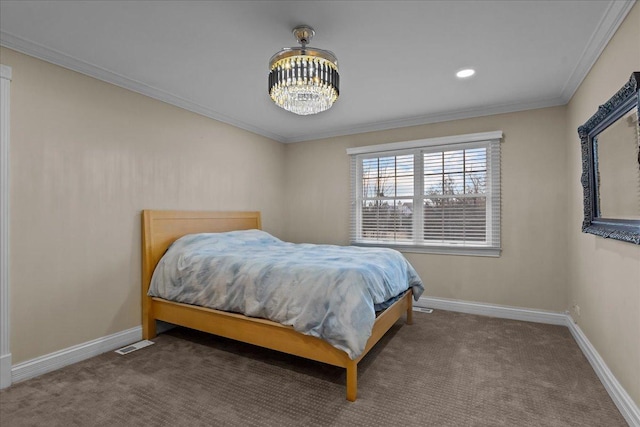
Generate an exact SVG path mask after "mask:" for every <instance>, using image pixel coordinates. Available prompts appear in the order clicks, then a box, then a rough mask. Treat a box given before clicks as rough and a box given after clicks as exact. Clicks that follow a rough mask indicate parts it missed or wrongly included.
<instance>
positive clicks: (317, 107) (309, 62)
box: [269, 25, 340, 115]
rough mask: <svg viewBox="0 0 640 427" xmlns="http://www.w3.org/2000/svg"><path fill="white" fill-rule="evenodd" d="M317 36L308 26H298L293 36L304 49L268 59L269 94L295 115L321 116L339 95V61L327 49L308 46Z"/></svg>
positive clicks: (286, 51)
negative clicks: (318, 114)
mask: <svg viewBox="0 0 640 427" xmlns="http://www.w3.org/2000/svg"><path fill="white" fill-rule="evenodd" d="M314 34H315V31H314V30H313V28H311V27H309V26H306V25H300V26H298V27H295V28H294V29H293V35H294V36H295V37H296V39H298V43H300V44H301V45H302V46H301V47H291V48H284V49H282V50H281V51H280V52H278V53H276V54H275V55H273V56H272V57H271V59H270V60H269V69H270V72H269V95H271V99H272V100H273V102H275V103H276V105H277V106H278V107H282V108H284V109H285V110H287V111H291V112H292V113H295V114H300V115H308V114H317V113H321V112H322V111H324V110H327V109H329V108H331V106H332V105H333V103H334V102H335V101H336V99H338V96H339V94H340V75H339V74H338V59H337V58H336V56H335V55H334V54H333V52H330V51H328V50H322V49H316V48H311V47H307V44H308V43H309V41H310V40H311V38H312V37H313V36H314Z"/></svg>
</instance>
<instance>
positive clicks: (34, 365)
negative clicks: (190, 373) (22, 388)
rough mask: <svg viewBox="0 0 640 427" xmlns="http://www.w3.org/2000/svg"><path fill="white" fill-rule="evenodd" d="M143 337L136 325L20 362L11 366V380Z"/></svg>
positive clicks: (139, 327)
mask: <svg viewBox="0 0 640 427" xmlns="http://www.w3.org/2000/svg"><path fill="white" fill-rule="evenodd" d="M141 339H142V327H141V326H136V327H134V328H131V329H127V330H126V331H121V332H116V333H115V334H112V335H107V336H106V337H102V338H98V339H95V340H92V341H87V342H85V343H83V344H79V345H75V346H73V347H69V348H65V349H63V350H60V351H56V352H54V353H50V354H46V355H44V356H40V357H36V358H35V359H31V360H27V361H26V362H22V363H18V364H16V365H14V366H13V367H12V368H11V381H12V382H14V383H17V382H19V381H24V380H26V379H29V378H33V377H37V376H38V375H42V374H46V373H47V372H51V371H55V370H56V369H60V368H63V367H65V366H67V365H71V364H72V363H76V362H80V361H82V360H85V359H88V358H90V357H94V356H97V355H99V354H102V353H106V352H107V351H111V350H115V349H117V348H119V347H123V346H125V345H128V344H131V343H133V342H136V341H140V340H141Z"/></svg>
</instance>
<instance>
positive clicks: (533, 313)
mask: <svg viewBox="0 0 640 427" xmlns="http://www.w3.org/2000/svg"><path fill="white" fill-rule="evenodd" d="M415 305H417V306H418V307H428V308H435V309H438V310H445V311H456V312H458V313H467V314H478V315H480V316H490V317H499V318H501V319H512V320H523V321H526V322H535V323H547V324H550V325H563V326H567V321H568V320H567V315H566V314H565V313H558V312H555V311H545V310H533V309H530V308H521V307H509V306H504V305H496V304H485V303H479V302H471V301H460V300H454V299H448V298H435V297H420V299H419V300H418V301H416V303H415Z"/></svg>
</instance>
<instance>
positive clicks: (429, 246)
mask: <svg viewBox="0 0 640 427" xmlns="http://www.w3.org/2000/svg"><path fill="white" fill-rule="evenodd" d="M501 141H502V131H495V132H484V133H476V134H466V135H456V136H449V137H442V138H429V139H421V140H414V141H404V142H396V143H390V144H379V145H371V146H364V147H354V148H349V149H347V154H348V155H349V156H350V157H351V159H350V164H351V198H350V201H351V223H350V241H351V244H352V245H356V246H369V247H390V248H393V249H397V250H400V251H402V252H418V253H434V254H453V255H476V256H493V257H498V256H500V254H501V250H502V247H501V238H500V219H501V218H500V205H501V189H500V172H501V170H500V169H501V165H500V163H501V160H500V145H501ZM474 148H486V149H487V152H486V153H487V156H486V174H487V176H486V186H487V191H486V193H483V197H486V200H487V202H486V213H485V217H486V228H485V230H486V231H485V233H486V234H485V236H486V238H485V241H484V242H483V243H477V244H475V243H472V242H459V243H457V242H451V241H450V242H446V241H444V242H432V243H429V242H428V241H425V240H424V236H423V233H424V211H423V203H424V201H425V200H426V199H427V198H429V197H427V195H426V194H424V154H425V153H433V152H445V151H453V150H467V149H474ZM409 154H412V155H413V162H414V166H413V171H414V176H413V185H414V191H413V195H412V196H393V197H390V199H393V200H398V199H412V200H413V206H414V211H413V218H412V230H413V239H412V241H394V240H387V241H384V240H375V239H373V240H365V239H362V237H361V233H362V222H363V218H362V201H363V200H365V199H367V198H365V197H364V196H363V188H362V185H363V176H362V175H363V170H362V169H363V160H364V159H371V158H381V157H391V156H402V155H409ZM496 163H497V164H496ZM421 236H422V237H421Z"/></svg>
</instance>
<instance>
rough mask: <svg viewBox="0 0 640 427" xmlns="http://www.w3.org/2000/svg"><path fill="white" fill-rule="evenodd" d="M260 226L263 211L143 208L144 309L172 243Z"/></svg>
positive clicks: (143, 310) (144, 309)
mask: <svg viewBox="0 0 640 427" xmlns="http://www.w3.org/2000/svg"><path fill="white" fill-rule="evenodd" d="M253 228H255V229H260V228H261V223H260V212H202V211H154V210H143V211H142V312H143V315H144V313H145V312H146V310H148V308H149V303H148V301H149V299H150V298H149V297H148V296H147V292H148V290H149V285H150V284H151V276H152V275H153V271H154V270H155V268H156V265H157V264H158V262H159V261H160V258H162V255H164V253H165V251H166V250H167V248H168V247H169V245H170V244H171V243H173V242H174V241H176V240H177V239H178V238H180V237H182V236H184V235H187V234H193V233H220V232H224V231H232V230H249V229H253Z"/></svg>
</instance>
